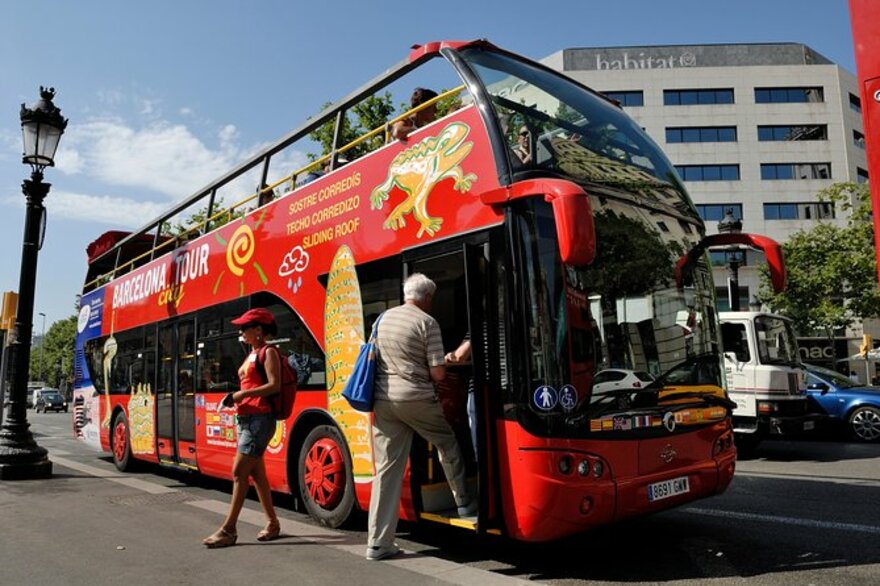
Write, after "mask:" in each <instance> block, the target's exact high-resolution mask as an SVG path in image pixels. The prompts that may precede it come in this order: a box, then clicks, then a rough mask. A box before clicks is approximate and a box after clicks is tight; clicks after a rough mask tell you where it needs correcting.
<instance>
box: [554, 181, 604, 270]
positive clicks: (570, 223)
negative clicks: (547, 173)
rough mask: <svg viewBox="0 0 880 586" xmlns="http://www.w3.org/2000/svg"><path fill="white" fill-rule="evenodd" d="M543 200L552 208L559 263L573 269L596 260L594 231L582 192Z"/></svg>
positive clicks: (590, 212)
mask: <svg viewBox="0 0 880 586" xmlns="http://www.w3.org/2000/svg"><path fill="white" fill-rule="evenodd" d="M547 199H548V200H550V202H551V205H552V206H553V219H554V220H555V221H556V238H557V240H558V241H559V256H560V257H561V259H562V262H563V263H565V264H567V265H573V266H584V265H588V264H590V263H592V262H593V260H594V259H595V258H596V228H595V223H594V222H593V207H592V206H591V205H590V199H589V198H588V197H587V194H586V193H584V192H583V191H581V192H580V193H576V192H574V193H573V192H568V193H556V194H552V195H550V194H548V195H547Z"/></svg>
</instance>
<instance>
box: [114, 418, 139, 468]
mask: <svg viewBox="0 0 880 586" xmlns="http://www.w3.org/2000/svg"><path fill="white" fill-rule="evenodd" d="M110 452H111V453H112V454H113V464H114V465H116V468H117V469H118V470H119V471H120V472H127V471H129V470H131V469H132V467H133V464H134V458H132V457H131V433H130V432H129V429H128V419H126V417H125V413H123V412H121V411H120V412H119V413H117V414H116V417H114V418H113V425H112V426H110Z"/></svg>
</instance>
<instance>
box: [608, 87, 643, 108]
mask: <svg viewBox="0 0 880 586" xmlns="http://www.w3.org/2000/svg"><path fill="white" fill-rule="evenodd" d="M602 93H604V94H605V95H606V96H608V97H609V98H611V99H612V100H615V101H616V102H619V103H620V105H621V106H625V107H632V106H644V105H645V96H644V93H643V92H642V91H641V90H638V91H635V90H633V91H621V92H602Z"/></svg>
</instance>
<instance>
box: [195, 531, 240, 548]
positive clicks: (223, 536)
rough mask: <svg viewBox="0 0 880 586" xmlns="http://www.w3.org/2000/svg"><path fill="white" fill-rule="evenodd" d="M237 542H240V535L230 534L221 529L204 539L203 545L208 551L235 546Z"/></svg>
mask: <svg viewBox="0 0 880 586" xmlns="http://www.w3.org/2000/svg"><path fill="white" fill-rule="evenodd" d="M236 541H238V533H230V532H229V531H227V530H226V529H223V528H222V527H221V528H220V529H218V530H217V531H216V532H215V533H214V534H213V535H210V536H208V537H206V538H204V539H203V540H202V543H203V544H205V546H206V547H207V548H208V549H214V548H217V547H229V546H230V545H235V542H236Z"/></svg>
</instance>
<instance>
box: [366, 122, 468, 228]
mask: <svg viewBox="0 0 880 586" xmlns="http://www.w3.org/2000/svg"><path fill="white" fill-rule="evenodd" d="M470 131H471V129H470V127H469V126H468V125H467V124H464V123H462V122H453V123H451V124H449V125H448V126H446V127H445V128H444V129H443V130H441V131H440V133H439V134H438V135H437V136H429V137H427V138H425V139H423V140H422V141H420V142H418V143H417V144H415V145H413V146H411V147H409V148H408V149H406V150H404V151H401V152H400V153H398V155H397V156H396V157H394V159H392V160H391V165H390V166H389V168H388V178H387V179H385V182H384V183H382V184H381V185H379V186H378V187H376V188H375V189H373V192H372V193H371V194H370V207H371V208H372V209H375V210H381V209H382V206H383V204H384V202H385V201H386V200H387V199H388V196H389V194H390V193H391V190H392V189H393V188H394V187H395V186H397V187H398V188H400V189H401V190H403V191H404V192H405V193H406V195H407V197H406V199H405V200H404V201H403V202H402V203H400V204H399V205H398V206H397V207H395V208H394V209H393V210H392V211H391V213H390V214H389V215H388V218H387V219H386V220H385V223H384V224H382V226H383V227H384V228H385V229H386V230H387V229H389V228H390V229H392V230H397V229H398V228H402V227H403V226H405V225H406V219H405V218H404V216H405V215H406V214H409V213H412V215H413V218H415V219H416V221H417V222H418V223H419V224H420V227H419V231H418V233H417V234H416V237H417V238H421V237H422V234H424V233H425V232H427V233H428V234H429V235H430V236H433V235H434V234H435V233H436V232H438V231H439V230H440V225H441V224H442V223H443V218H439V217H432V216H430V215H429V214H428V209H427V206H428V197H429V196H430V195H431V191H432V190H433V189H434V186H436V185H437V184H438V183H440V182H441V181H443V180H444V179H447V178H450V177H451V178H453V179H454V180H455V185H454V188H455V189H456V190H457V191H460V192H461V193H465V192H467V191H469V190H470V188H471V186H472V185H473V183H474V181H476V180H477V176H476V175H475V174H473V173H467V174H465V173H464V171H462V169H461V166H460V164H461V162H462V161H463V160H464V159H465V157H467V156H468V154H470V152H471V149H473V147H474V143H473V142H470V141H468V142H465V138H467V135H468V134H469V133H470Z"/></svg>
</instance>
